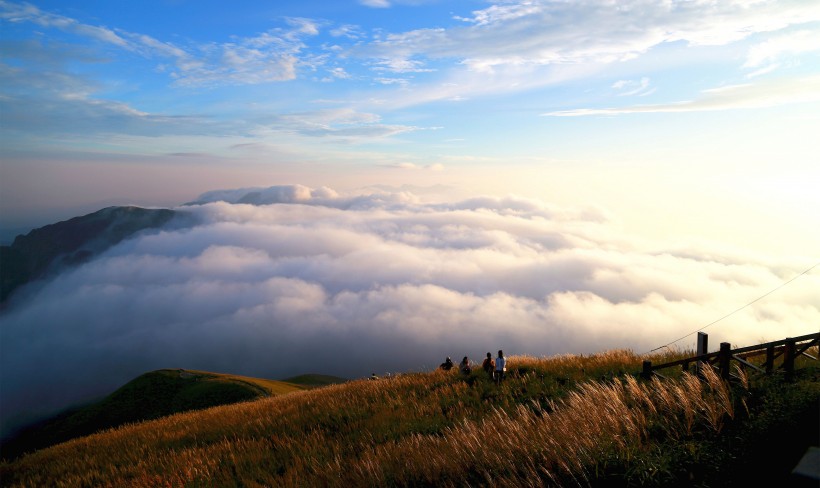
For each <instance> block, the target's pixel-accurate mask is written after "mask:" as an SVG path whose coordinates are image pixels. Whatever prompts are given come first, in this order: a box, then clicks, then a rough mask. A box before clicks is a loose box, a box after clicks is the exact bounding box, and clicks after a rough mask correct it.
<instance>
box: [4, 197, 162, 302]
mask: <svg viewBox="0 0 820 488" xmlns="http://www.w3.org/2000/svg"><path fill="white" fill-rule="evenodd" d="M176 215H177V212H175V211H174V210H169V209H146V208H140V207H133V206H126V207H107V208H104V209H102V210H98V211H96V212H94V213H90V214H88V215H83V216H81V217H74V218H72V219H69V220H65V221H62V222H57V223H55V224H50V225H46V226H44V227H40V228H38V229H34V230H32V231H31V232H29V233H28V234H26V235H19V236H17V237H16V238H15V239H14V242H13V243H12V244H11V245H10V246H0V303H5V301H6V300H7V299H8V298H9V297H10V296H11V294H12V293H13V292H14V291H15V290H16V289H17V288H19V287H20V286H23V285H25V284H26V283H29V282H31V281H34V280H38V279H41V278H44V277H46V276H47V275H48V274H49V273H51V272H53V271H54V270H56V269H59V268H61V267H64V266H76V265H78V264H82V263H84V262H87V261H89V260H90V259H91V258H93V257H94V256H96V255H98V254H100V253H101V252H103V251H105V250H106V249H108V248H110V247H111V246H114V245H115V244H118V243H119V242H121V241H123V240H125V239H127V238H129V237H131V236H132V235H134V234H136V233H137V232H140V231H143V230H146V229H156V228H160V227H162V226H164V225H165V224H167V223H168V222H170V221H171V219H173V218H174V217H175V216H176Z"/></svg>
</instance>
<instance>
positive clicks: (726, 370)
mask: <svg viewBox="0 0 820 488" xmlns="http://www.w3.org/2000/svg"><path fill="white" fill-rule="evenodd" d="M731 359H732V345H731V344H729V343H728V342H721V343H720V354H719V355H718V364H719V368H720V377H721V378H723V379H724V380H728V379H729V374H730V373H731V372H732V370H731V368H730V366H729V363H730V362H731Z"/></svg>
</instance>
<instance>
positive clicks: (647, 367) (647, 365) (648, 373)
mask: <svg viewBox="0 0 820 488" xmlns="http://www.w3.org/2000/svg"><path fill="white" fill-rule="evenodd" d="M641 377H642V378H643V379H645V380H648V379H649V378H651V377H652V361H644V362H643V371H642V372H641Z"/></svg>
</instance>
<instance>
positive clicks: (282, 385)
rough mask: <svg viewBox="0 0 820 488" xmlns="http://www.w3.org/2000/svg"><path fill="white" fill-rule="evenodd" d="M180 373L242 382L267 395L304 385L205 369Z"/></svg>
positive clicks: (301, 387) (288, 391)
mask: <svg viewBox="0 0 820 488" xmlns="http://www.w3.org/2000/svg"><path fill="white" fill-rule="evenodd" d="M182 374H191V375H196V376H199V377H201V378H203V379H205V380H206V381H207V380H222V381H226V382H235V383H244V384H246V385H250V386H251V387H253V388H256V389H259V390H262V391H263V392H265V394H267V395H271V396H273V395H284V394H285V393H292V392H294V391H300V390H304V389H305V387H303V386H300V385H295V384H293V383H287V382H284V381H277V380H268V379H263V378H252V377H250V376H239V375H233V374H223V373H210V372H207V371H197V370H193V369H186V370H184V373H182Z"/></svg>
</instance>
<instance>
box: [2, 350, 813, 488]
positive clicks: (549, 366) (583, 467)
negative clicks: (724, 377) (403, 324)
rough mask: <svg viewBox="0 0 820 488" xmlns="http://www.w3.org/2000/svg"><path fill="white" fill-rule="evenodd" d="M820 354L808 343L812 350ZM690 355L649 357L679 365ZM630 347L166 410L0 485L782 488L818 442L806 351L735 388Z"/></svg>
mask: <svg viewBox="0 0 820 488" xmlns="http://www.w3.org/2000/svg"><path fill="white" fill-rule="evenodd" d="M815 353H816V351H815ZM688 354H690V353H687V352H679V353H674V352H673V353H667V354H665V355H664V356H663V357H661V356H655V357H653V358H652V360H653V362H655V363H656V364H657V363H660V362H663V361H667V360H674V359H677V358H679V357H682V356H684V355H688ZM641 359H643V357H637V356H636V355H634V354H632V353H630V352H628V351H609V352H605V353H602V354H596V355H590V356H559V357H553V358H532V357H511V358H509V371H508V377H507V379H506V380H505V381H504V382H503V383H502V384H500V385H496V384H495V383H493V382H492V381H490V379H489V378H488V377H487V376H486V375H485V374H484V372H483V371H480V370H478V371H474V372H473V373H472V374H470V375H468V376H464V375H460V374H459V373H456V372H443V371H434V372H430V373H414V374H406V375H398V376H394V377H391V378H385V379H380V380H377V381H367V380H358V381H351V382H347V383H344V384H339V385H332V386H327V387H323V388H316V389H312V390H308V391H301V392H294V393H291V394H288V395H283V396H277V397H270V398H263V399H259V400H254V401H249V402H244V403H238V404H233V405H227V406H221V407H215V408H211V409H207V410H200V411H194V412H189V413H181V414H176V415H171V416H168V417H164V418H161V419H157V420H154V421H149V422H143V423H139V424H132V425H127V426H123V427H120V428H118V429H113V430H109V431H106V432H103V433H99V434H95V435H92V436H89V437H85V438H81V439H75V440H73V441H70V442H67V443H64V444H60V445H57V446H54V447H51V448H48V449H44V450H41V451H37V452H35V453H33V454H30V455H27V456H24V457H22V458H20V459H17V460H15V461H12V462H3V463H2V465H0V476H2V479H3V484H4V485H6V486H391V485H392V486H445V487H446V486H468V485H469V486H484V485H492V486H543V485H549V486H577V485H579V484H580V485H582V486H585V485H592V486H634V485H643V486H745V485H749V484H750V483H753V482H754V483H756V484H759V483H760V482H767V483H773V484H772V486H780V485H782V483H783V482H784V481H785V480H786V479H787V477H788V472H789V470H790V469H791V468H792V467H793V466H794V463H796V460H797V458H799V457H800V455H801V454H802V452H803V451H804V450H805V449H806V447H807V446H808V445H810V444H812V443H816V442H817V441H818V440H817V436H818V432H819V431H820V428H818V425H817V423H818V419H817V412H818V407H820V403H818V402H820V382H818V372H820V370H819V369H818V368H817V366H816V362H806V361H801V364H800V365H799V367H800V370H799V372H798V374H797V378H796V380H795V381H792V382H786V381H784V380H783V378H782V377H781V376H779V375H774V376H770V377H748V376H746V375H745V374H744V373H743V372H739V376H740V378H741V380H740V381H737V382H735V383H732V384H729V383H725V382H723V381H721V380H720V379H719V378H718V377H717V376H716V375H714V374H707V375H706V377H705V379H704V380H703V381H701V380H699V379H697V378H696V377H694V376H692V375H689V374H686V373H680V372H679V373H676V374H675V375H674V376H676V377H674V378H669V379H667V380H659V379H653V380H651V381H644V380H640V379H637V378H636V375H635V374H634V373H636V372H637V371H639V369H640V361H641Z"/></svg>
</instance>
